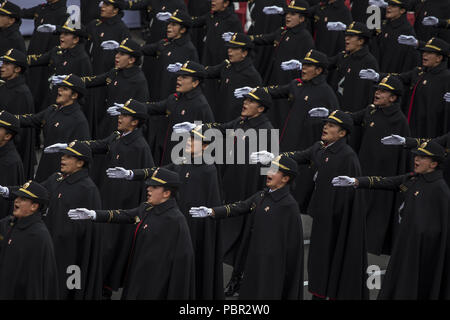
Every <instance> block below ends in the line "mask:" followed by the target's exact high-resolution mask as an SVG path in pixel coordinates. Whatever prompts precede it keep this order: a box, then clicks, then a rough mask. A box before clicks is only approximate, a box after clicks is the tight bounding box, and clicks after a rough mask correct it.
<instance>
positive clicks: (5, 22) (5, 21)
mask: <svg viewBox="0 0 450 320" xmlns="http://www.w3.org/2000/svg"><path fill="white" fill-rule="evenodd" d="M15 21H16V19H14V18H11V17H9V16H4V15H0V28H7V27H9V26H11V25H12V24H14V22H15Z"/></svg>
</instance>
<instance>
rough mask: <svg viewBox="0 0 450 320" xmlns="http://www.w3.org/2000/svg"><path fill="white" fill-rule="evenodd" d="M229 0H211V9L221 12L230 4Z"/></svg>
mask: <svg viewBox="0 0 450 320" xmlns="http://www.w3.org/2000/svg"><path fill="white" fill-rule="evenodd" d="M229 4H230V2H229V1H228V0H211V11H213V12H219V11H223V10H225V9H226V8H227V7H228V6H229Z"/></svg>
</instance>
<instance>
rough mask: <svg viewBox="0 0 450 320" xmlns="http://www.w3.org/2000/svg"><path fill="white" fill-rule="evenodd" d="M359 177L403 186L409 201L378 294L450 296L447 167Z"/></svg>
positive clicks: (369, 183) (367, 182)
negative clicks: (400, 173) (445, 176)
mask: <svg viewBox="0 0 450 320" xmlns="http://www.w3.org/2000/svg"><path fill="white" fill-rule="evenodd" d="M357 179H358V180H359V187H361V188H371V189H387V190H396V191H400V194H401V197H402V198H403V201H404V202H403V204H402V209H401V210H400V215H399V216H397V217H398V218H399V220H400V227H399V233H398V237H397V239H396V242H395V244H394V248H393V251H392V255H391V259H390V260H389V265H388V267H387V270H386V275H385V277H384V279H383V283H382V287H381V291H380V294H379V295H378V299H382V300H406V299H412V300H423V299H431V300H435V299H445V300H447V299H449V298H450V286H449V285H450V282H449V277H448V275H449V274H450V270H449V266H450V264H449V262H450V261H449V259H450V238H449V230H450V229H449V228H450V221H449V214H450V190H449V188H448V186H447V184H446V183H445V181H444V179H443V178H442V171H441V170H437V171H434V172H431V173H427V174H423V175H422V174H407V175H402V176H395V177H388V178H382V177H362V178H357Z"/></svg>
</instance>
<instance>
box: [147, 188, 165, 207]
mask: <svg viewBox="0 0 450 320" xmlns="http://www.w3.org/2000/svg"><path fill="white" fill-rule="evenodd" d="M169 198H170V191H164V188H163V187H159V186H158V187H154V186H148V187H147V202H148V203H150V204H152V205H154V206H157V205H158V204H161V203H163V202H166V201H167V200H168V199H169Z"/></svg>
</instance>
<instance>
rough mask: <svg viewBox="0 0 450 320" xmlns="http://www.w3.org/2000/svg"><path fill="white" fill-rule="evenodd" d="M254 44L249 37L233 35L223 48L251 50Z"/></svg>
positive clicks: (243, 34)
mask: <svg viewBox="0 0 450 320" xmlns="http://www.w3.org/2000/svg"><path fill="white" fill-rule="evenodd" d="M254 46H255V45H254V44H253V42H252V40H251V39H250V37H249V36H248V35H246V34H245V33H235V34H233V36H232V37H231V39H230V41H228V42H226V43H225V47H228V48H243V49H253V48H254Z"/></svg>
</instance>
